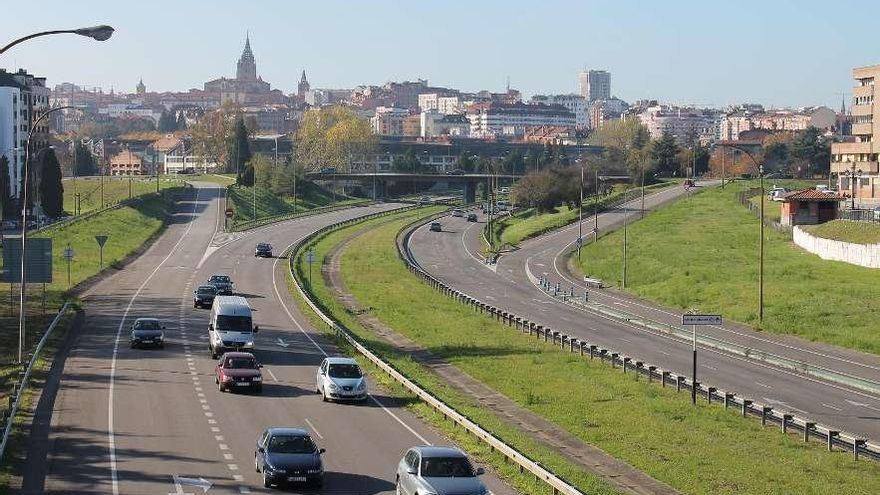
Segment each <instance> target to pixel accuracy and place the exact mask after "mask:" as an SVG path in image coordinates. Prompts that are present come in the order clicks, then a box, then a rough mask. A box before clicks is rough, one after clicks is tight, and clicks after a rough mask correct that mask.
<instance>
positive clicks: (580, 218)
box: [574, 158, 584, 263]
mask: <svg viewBox="0 0 880 495" xmlns="http://www.w3.org/2000/svg"><path fill="white" fill-rule="evenodd" d="M574 162H575V163H580V164H581V190H580V193H581V194H580V202H578V240H577V247H578V254H577V256H578V263H580V261H581V245H582V244H583V243H584V160H581V159H580V158H577V159H575V161H574Z"/></svg>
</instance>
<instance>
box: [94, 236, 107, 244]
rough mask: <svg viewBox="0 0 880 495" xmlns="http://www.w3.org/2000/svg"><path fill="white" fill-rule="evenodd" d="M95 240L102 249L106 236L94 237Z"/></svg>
mask: <svg viewBox="0 0 880 495" xmlns="http://www.w3.org/2000/svg"><path fill="white" fill-rule="evenodd" d="M95 240H96V241H98V246H99V247H104V243H106V242H107V236H106V235H96V236H95Z"/></svg>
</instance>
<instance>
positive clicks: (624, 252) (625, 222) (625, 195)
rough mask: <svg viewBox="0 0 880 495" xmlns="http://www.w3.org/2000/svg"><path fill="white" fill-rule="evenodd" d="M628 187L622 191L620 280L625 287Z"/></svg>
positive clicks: (622, 286)
mask: <svg viewBox="0 0 880 495" xmlns="http://www.w3.org/2000/svg"><path fill="white" fill-rule="evenodd" d="M628 192H629V189H626V190H624V191H623V279H622V281H621V284H620V286H621V288H623V289H626V224H627V221H626V219H627V216H628V214H629V212H628V211H627V207H626V200H627V196H628V194H627V193H628Z"/></svg>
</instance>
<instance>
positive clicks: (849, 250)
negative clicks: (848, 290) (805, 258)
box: [792, 227, 880, 268]
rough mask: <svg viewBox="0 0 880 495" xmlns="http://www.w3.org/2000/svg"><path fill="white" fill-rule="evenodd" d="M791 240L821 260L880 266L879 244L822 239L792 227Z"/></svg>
mask: <svg viewBox="0 0 880 495" xmlns="http://www.w3.org/2000/svg"><path fill="white" fill-rule="evenodd" d="M792 240H793V241H794V243H795V244H797V245H798V246H800V247H801V248H803V249H805V250H806V251H809V252H811V253H813V254H815V255H818V256H819V257H820V258H822V259H823V260H834V261H844V262H846V263H851V264H853V265H859V266H864V267H867V268H880V244H854V243H851V242H842V241H835V240H832V239H824V238H822V237H816V236H814V235H811V234H808V233H807V232H805V231H804V230H803V229H801V228H800V227H794V229H793V231H792Z"/></svg>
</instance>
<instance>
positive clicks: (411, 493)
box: [395, 445, 489, 495]
mask: <svg viewBox="0 0 880 495" xmlns="http://www.w3.org/2000/svg"><path fill="white" fill-rule="evenodd" d="M483 473H484V471H483V468H474V466H473V465H472V464H471V462H470V461H469V460H468V458H467V455H465V453H464V452H462V451H461V450H460V449H458V448H456V447H435V446H430V445H426V446H419V447H413V448H411V449H409V450H408V451H407V452H406V454H405V455H404V456H403V459H401V460H400V462H399V463H398V464H397V476H396V478H397V479H396V483H395V485H396V487H395V488H396V489H397V493H398V494H399V495H422V494H434V495H488V493H489V490H488V489H487V488H486V485H484V484H483V482H482V481H480V479H479V478H478V476H480V475H482V474H483Z"/></svg>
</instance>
